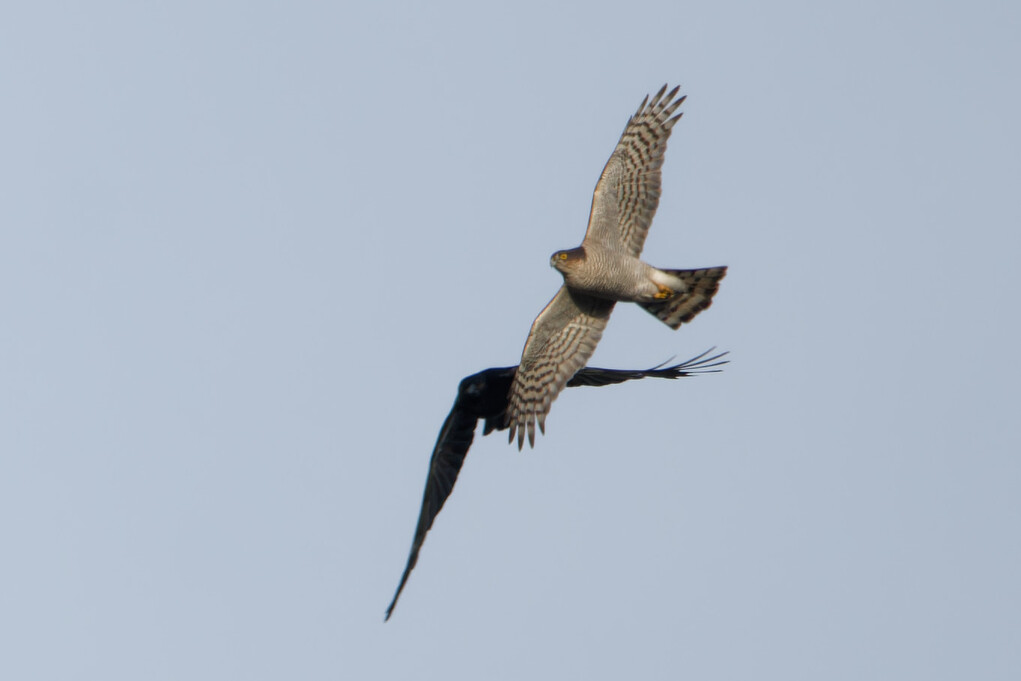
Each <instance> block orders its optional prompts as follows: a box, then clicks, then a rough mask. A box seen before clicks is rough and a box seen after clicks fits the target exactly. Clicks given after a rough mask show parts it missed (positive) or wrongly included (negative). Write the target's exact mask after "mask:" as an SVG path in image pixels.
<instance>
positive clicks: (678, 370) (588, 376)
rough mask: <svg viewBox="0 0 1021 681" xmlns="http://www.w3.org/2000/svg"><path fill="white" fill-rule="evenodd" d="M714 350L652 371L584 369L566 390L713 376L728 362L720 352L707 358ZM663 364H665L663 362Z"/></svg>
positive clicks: (711, 349) (568, 384) (568, 383)
mask: <svg viewBox="0 0 1021 681" xmlns="http://www.w3.org/2000/svg"><path fill="white" fill-rule="evenodd" d="M715 349H716V348H709V349H708V350H706V351H705V352H703V353H702V354H701V355H698V356H696V357H692V358H691V359H689V360H688V361H686V362H681V363H680V364H674V365H672V366H668V367H664V366H663V365H662V364H660V365H659V366H658V367H653V368H652V369H645V370H644V371H634V370H631V369H600V368H599V367H585V368H584V369H582V370H581V371H579V372H578V373H576V374H575V375H574V377H573V378H572V379H571V380H569V381H568V382H567V387H568V388H574V387H576V386H579V385H591V386H604V385H616V384H617V383H623V382H625V381H633V380H635V379H639V378H669V379H675V378H684V377H685V376H697V375H699V374H715V373H717V372H720V371H723V370H722V369H719V368H717V367H721V366H723V365H724V364H727V363H728V362H729V361H730V360H726V359H723V358H724V357H725V356H726V355H727V353H726V352H720V353H717V354H715V355H712V356H711V357H707V356H706V355H708V354H709V353H710V352H712V351H713V350H715ZM664 364H665V362H664Z"/></svg>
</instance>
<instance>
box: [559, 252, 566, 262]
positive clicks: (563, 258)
mask: <svg viewBox="0 0 1021 681" xmlns="http://www.w3.org/2000/svg"><path fill="white" fill-rule="evenodd" d="M557 257H559V258H560V259H561V260H567V254H566V253H561V254H560V255H559V256H557Z"/></svg>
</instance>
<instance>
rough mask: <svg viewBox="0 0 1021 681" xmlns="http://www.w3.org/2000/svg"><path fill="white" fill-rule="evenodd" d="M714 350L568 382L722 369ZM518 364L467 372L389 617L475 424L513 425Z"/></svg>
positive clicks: (440, 442) (588, 370)
mask: <svg viewBox="0 0 1021 681" xmlns="http://www.w3.org/2000/svg"><path fill="white" fill-rule="evenodd" d="M710 352H712V350H708V351H706V352H704V353H702V354H701V355H699V356H697V357H694V358H692V359H690V360H688V361H687V362H683V363H681V364H675V365H673V366H670V367H655V368H652V369H646V370H639V371H631V370H625V369H600V368H598V367H585V368H583V369H581V370H580V371H578V373H576V374H575V375H574V376H573V377H572V378H571V379H570V380H569V381H568V382H567V385H568V387H576V386H582V385H587V386H604V385H613V384H615V383H623V382H625V381H630V380H634V379H639V378H670V379H674V378H681V377H684V376H693V375H697V374H700V373H711V372H716V371H720V369H718V368H716V367H719V366H720V365H723V364H726V362H727V360H724V359H721V358H722V357H723V356H724V355H726V354H727V353H726V352H723V353H720V354H717V355H714V356H712V357H706V355H708V354H709V353H710ZM517 369H518V368H517V367H516V366H512V367H501V368H492V369H486V370H485V371H480V372H479V373H477V374H472V375H471V376H467V377H466V378H464V379H463V380H462V381H461V384H460V385H459V386H458V389H457V398H456V399H455V400H454V406H453V407H452V408H451V409H450V413H449V414H448V415H447V418H446V420H445V421H444V422H443V427H442V428H440V433H439V437H437V438H436V446H435V447H434V448H433V454H432V459H431V460H430V462H429V476H428V478H427V479H426V484H425V493H424V494H423V496H422V509H421V511H420V512H419V516H418V525H417V526H416V528H415V538H414V540H413V541H412V544H411V553H410V555H409V556H408V562H407V565H406V566H405V568H404V574H402V575H401V581H400V584H399V585H398V587H397V593H395V594H394V598H393V601H391V603H390V606H389V607H388V608H387V609H386V617H385V619H390V615H391V614H392V613H393V609H394V606H396V605H397V599H398V598H399V597H400V595H401V591H403V590H404V585H405V583H406V582H407V581H408V575H410V574H411V571H412V569H414V567H415V563H416V562H418V553H419V550H420V549H421V548H422V544H423V543H424V542H425V536H426V534H427V533H428V532H429V528H431V527H432V524H433V521H434V520H435V519H436V515H437V514H438V513H439V512H440V509H442V508H443V504H444V502H446V500H447V498H448V497H449V496H450V493H451V491H453V489H454V483H455V482H457V476H458V473H460V471H461V466H463V465H464V458H465V456H466V455H467V454H468V449H469V448H470V447H471V445H472V441H473V440H474V439H475V428H476V426H477V425H478V422H479V421H480V420H484V421H485V425H484V427H483V435H488V434H489V433H491V432H492V431H494V430H504V429H506V428H507V424H506V423H505V420H506V419H505V412H506V410H507V405H508V402H509V400H508V395H509V392H510V387H511V383H513V381H514V376H515V374H516V373H517Z"/></svg>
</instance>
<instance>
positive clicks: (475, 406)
mask: <svg viewBox="0 0 1021 681" xmlns="http://www.w3.org/2000/svg"><path fill="white" fill-rule="evenodd" d="M516 369H517V367H504V368H494V369H486V370H485V371H480V372H479V373H477V374H472V375H471V376H468V377H466V378H464V379H463V380H462V381H461V385H460V386H459V387H458V390H457V399H455V400H454V406H453V407H451V409H450V413H449V414H447V419H446V420H445V421H444V422H443V427H442V428H440V434H439V436H438V437H437V438H436V445H435V446H434V447H433V454H432V459H430V461H429V475H428V477H427V478H426V481H425V492H424V493H423V494H422V509H421V510H420V511H419V513H418V525H417V526H416V527H415V537H414V539H412V541H411V553H410V554H409V555H408V563H407V565H406V566H405V567H404V574H402V575H401V582H400V584H399V585H398V586H397V593H395V594H394V598H393V601H391V602H390V607H388V608H387V609H386V617H385V618H384V621H385V620H388V619H390V614H391V613H392V612H393V609H394V606H396V605H397V599H398V598H399V597H400V595H401V591H403V590H404V585H405V583H406V582H407V581H408V575H410V574H411V571H412V569H414V567H415V563H417V562H418V552H419V550H420V549H421V548H422V544H423V543H424V542H425V535H426V534H427V533H428V532H429V528H431V527H432V525H433V521H434V520H435V519H436V515H437V514H438V513H439V512H440V509H441V508H443V504H444V502H446V500H447V497H449V496H450V493H451V492H452V491H453V490H454V483H455V482H457V476H458V474H459V473H460V472H461V466H463V465H464V457H465V455H466V454H468V449H469V448H470V447H471V445H472V440H473V439H474V438H475V426H476V424H477V423H478V420H479V418H481V417H486V416H489V415H490V414H491V413H492V412H493V411H494V410H495V411H496V412H497V413H502V412H503V410H504V409H506V408H507V393H508V391H509V390H510V384H511V380H513V378H514V372H515V370H516Z"/></svg>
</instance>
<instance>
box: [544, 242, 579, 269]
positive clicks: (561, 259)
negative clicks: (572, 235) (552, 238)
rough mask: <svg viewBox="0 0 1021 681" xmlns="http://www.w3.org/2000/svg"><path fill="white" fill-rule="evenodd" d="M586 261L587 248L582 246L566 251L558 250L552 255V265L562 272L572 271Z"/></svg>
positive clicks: (550, 261) (550, 262) (550, 260)
mask: <svg viewBox="0 0 1021 681" xmlns="http://www.w3.org/2000/svg"><path fill="white" fill-rule="evenodd" d="M584 261H585V249H584V248H583V247H581V246H578V247H577V248H571V249H568V250H566V251H557V252H556V253H554V254H553V255H551V256H550V259H549V264H550V267H556V268H557V269H558V270H560V271H561V272H564V273H566V272H570V271H571V270H572V269H574V268H575V267H576V266H577V265H579V264H581V263H582V262H584Z"/></svg>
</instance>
